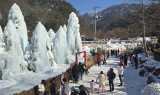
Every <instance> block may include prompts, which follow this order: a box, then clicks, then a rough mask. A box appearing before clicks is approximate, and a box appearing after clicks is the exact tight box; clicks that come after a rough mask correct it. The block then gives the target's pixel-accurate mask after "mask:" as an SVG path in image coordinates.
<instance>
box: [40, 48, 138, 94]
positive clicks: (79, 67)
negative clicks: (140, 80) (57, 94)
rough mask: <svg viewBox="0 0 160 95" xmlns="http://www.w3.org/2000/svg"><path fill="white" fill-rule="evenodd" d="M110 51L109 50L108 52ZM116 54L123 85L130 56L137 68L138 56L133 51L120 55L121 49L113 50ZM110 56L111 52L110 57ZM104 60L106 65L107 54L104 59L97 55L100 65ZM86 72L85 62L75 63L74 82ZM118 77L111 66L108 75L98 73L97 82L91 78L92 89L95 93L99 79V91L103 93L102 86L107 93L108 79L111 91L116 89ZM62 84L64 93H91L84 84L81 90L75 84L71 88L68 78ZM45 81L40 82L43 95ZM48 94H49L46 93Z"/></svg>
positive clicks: (112, 52) (80, 87) (81, 78)
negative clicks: (116, 78) (106, 83)
mask: <svg viewBox="0 0 160 95" xmlns="http://www.w3.org/2000/svg"><path fill="white" fill-rule="evenodd" d="M108 53H109V52H108ZM113 54H115V55H116V57H120V63H119V64H118V65H117V66H116V69H117V71H118V76H119V80H120V85H119V86H122V85H123V82H122V77H123V72H124V69H125V66H127V64H128V63H127V62H128V57H129V58H130V61H131V64H132V67H135V69H137V67H138V64H137V63H138V56H137V54H136V55H133V53H128V55H127V54H126V53H124V55H123V54H122V53H121V54H120V56H119V49H118V50H115V51H113V50H112V51H111V55H113ZM107 58H109V54H108V57H107ZM101 61H103V65H106V64H107V62H106V56H105V54H104V55H103V59H101V57H100V55H99V54H98V56H97V64H98V66H101V65H100V62H101ZM84 73H86V74H88V73H89V71H88V69H87V66H86V65H85V64H82V63H81V62H79V64H75V65H74V66H73V68H72V75H73V82H74V83H78V81H79V80H83V74H84ZM115 77H116V74H115V73H114V69H113V68H112V67H110V69H109V70H108V72H107V76H105V75H104V73H103V71H101V72H100V74H99V75H98V77H97V79H96V82H94V80H91V82H90V89H91V92H92V93H94V92H95V90H94V89H95V84H97V83H98V81H99V89H98V93H101V88H102V93H105V92H104V91H105V82H106V80H108V81H109V92H112V91H114V79H115ZM61 84H62V85H63V89H61V90H62V95H69V94H70V95H77V94H78V95H89V91H88V90H87V89H86V88H85V86H84V85H80V86H79V90H78V91H77V90H76V89H75V87H74V86H72V87H71V89H69V83H68V82H67V79H66V78H63V81H62V82H61ZM44 86H45V83H44V80H43V81H42V82H41V83H40V84H39V86H38V87H39V95H43V93H44V91H45V88H44ZM46 95H48V94H46Z"/></svg>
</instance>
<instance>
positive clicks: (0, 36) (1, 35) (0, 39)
mask: <svg viewBox="0 0 160 95" xmlns="http://www.w3.org/2000/svg"><path fill="white" fill-rule="evenodd" d="M2 37H3V32H2V28H1V26H0V41H2Z"/></svg>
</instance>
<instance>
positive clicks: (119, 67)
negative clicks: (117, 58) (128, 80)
mask: <svg viewBox="0 0 160 95" xmlns="http://www.w3.org/2000/svg"><path fill="white" fill-rule="evenodd" d="M116 68H117V70H118V74H119V80H120V82H121V83H120V85H119V86H122V75H123V71H124V70H123V65H122V64H120V66H118V67H117V66H116Z"/></svg>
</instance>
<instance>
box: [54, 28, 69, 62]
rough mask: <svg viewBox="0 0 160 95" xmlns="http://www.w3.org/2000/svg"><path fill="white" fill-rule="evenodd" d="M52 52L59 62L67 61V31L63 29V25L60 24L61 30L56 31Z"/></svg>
mask: <svg viewBox="0 0 160 95" xmlns="http://www.w3.org/2000/svg"><path fill="white" fill-rule="evenodd" d="M52 53H53V56H54V60H55V62H56V63H57V64H65V63H66V62H67V61H66V56H67V53H68V49H67V41H66V33H65V31H64V30H63V28H62V26H60V28H59V30H58V31H57V32H56V36H55V39H54V42H53V50H52Z"/></svg>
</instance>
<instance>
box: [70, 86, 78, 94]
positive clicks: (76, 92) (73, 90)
mask: <svg viewBox="0 0 160 95" xmlns="http://www.w3.org/2000/svg"><path fill="white" fill-rule="evenodd" d="M77 94H78V91H77V90H76V89H75V87H74V86H72V87H71V95H77Z"/></svg>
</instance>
